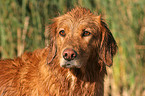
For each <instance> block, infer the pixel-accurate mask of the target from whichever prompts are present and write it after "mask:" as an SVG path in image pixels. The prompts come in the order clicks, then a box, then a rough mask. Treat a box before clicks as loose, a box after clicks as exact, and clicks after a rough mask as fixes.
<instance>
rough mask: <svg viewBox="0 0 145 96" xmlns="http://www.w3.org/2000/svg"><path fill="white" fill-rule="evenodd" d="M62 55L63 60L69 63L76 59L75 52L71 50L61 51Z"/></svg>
mask: <svg viewBox="0 0 145 96" xmlns="http://www.w3.org/2000/svg"><path fill="white" fill-rule="evenodd" d="M62 55H63V58H64V59H65V60H67V61H71V60H73V59H74V58H76V57H77V52H76V51H75V50H73V49H71V48H68V49H65V50H64V51H63V54H62Z"/></svg>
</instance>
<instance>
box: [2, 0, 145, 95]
mask: <svg viewBox="0 0 145 96" xmlns="http://www.w3.org/2000/svg"><path fill="white" fill-rule="evenodd" d="M75 6H82V7H86V8H89V9H90V10H91V11H92V12H94V13H95V14H101V15H102V17H103V18H104V19H105V20H106V22H107V24H108V26H109V28H110V30H111V31H112V33H113V35H114V37H115V39H116V41H117V43H118V53H117V55H116V56H115V58H114V66H113V78H114V80H115V84H116V86H117V88H118V90H122V89H121V88H123V90H125V91H127V93H128V94H129V95H131V96H140V95H142V93H143V92H145V91H144V89H145V82H144V80H145V75H144V74H143V72H145V64H144V62H145V37H144V36H145V0H0V58H13V57H16V56H19V55H20V54H22V53H23V52H24V51H26V50H27V51H33V50H34V49H37V48H43V47H45V46H46V45H47V43H48V39H50V38H48V37H49V36H48V35H49V32H46V33H48V34H45V26H47V25H49V24H50V23H51V19H52V18H54V17H56V16H58V15H61V14H64V13H66V12H67V11H68V10H70V9H71V8H74V7H75ZM119 93H120V94H123V93H122V91H119Z"/></svg>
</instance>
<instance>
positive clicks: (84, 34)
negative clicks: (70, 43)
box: [82, 31, 91, 37]
mask: <svg viewBox="0 0 145 96" xmlns="http://www.w3.org/2000/svg"><path fill="white" fill-rule="evenodd" d="M90 34H91V33H90V32H89V31H83V34H82V36H83V37H84V36H89V35H90Z"/></svg>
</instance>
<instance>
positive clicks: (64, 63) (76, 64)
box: [60, 59, 81, 68]
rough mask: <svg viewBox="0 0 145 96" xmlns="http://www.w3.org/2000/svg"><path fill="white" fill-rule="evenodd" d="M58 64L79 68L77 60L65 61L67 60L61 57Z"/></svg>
mask: <svg viewBox="0 0 145 96" xmlns="http://www.w3.org/2000/svg"><path fill="white" fill-rule="evenodd" d="M60 66H61V67H64V68H81V65H80V64H79V63H78V61H77V60H71V61H67V60H64V59H61V60H60Z"/></svg>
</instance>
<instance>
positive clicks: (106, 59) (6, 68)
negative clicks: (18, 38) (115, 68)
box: [0, 7, 117, 96]
mask: <svg viewBox="0 0 145 96" xmlns="http://www.w3.org/2000/svg"><path fill="white" fill-rule="evenodd" d="M53 21H54V23H53V24H52V25H50V26H49V29H50V31H51V38H52V40H51V44H50V46H49V47H46V48H44V49H38V50H35V51H34V52H32V53H31V52H25V53H24V54H23V55H22V56H21V57H18V58H15V59H8V60H1V61H0V95H1V96H103V94H104V76H105V74H106V65H107V66H111V65H112V58H113V56H114V55H115V53H116V51H117V45H116V42H115V40H114V38H113V36H112V34H111V32H110V30H109V29H108V27H107V26H106V24H105V22H104V21H103V20H102V19H101V16H96V15H94V14H92V13H91V12H90V10H88V9H85V8H80V7H77V8H75V9H72V10H71V11H70V12H68V13H67V14H65V15H62V16H59V17H56V18H54V19H53ZM61 29H64V30H66V36H65V37H61V36H60V35H59V34H58V32H59V31H60V30H61ZM83 29H87V30H88V31H90V32H91V35H90V36H87V37H82V35H81V33H82V30H83ZM66 48H73V49H74V50H76V51H77V53H78V57H77V59H76V60H75V61H73V63H74V62H75V64H77V66H81V67H80V68H63V67H60V63H62V61H63V57H62V56H61V54H62V52H63V50H64V49H66Z"/></svg>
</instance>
